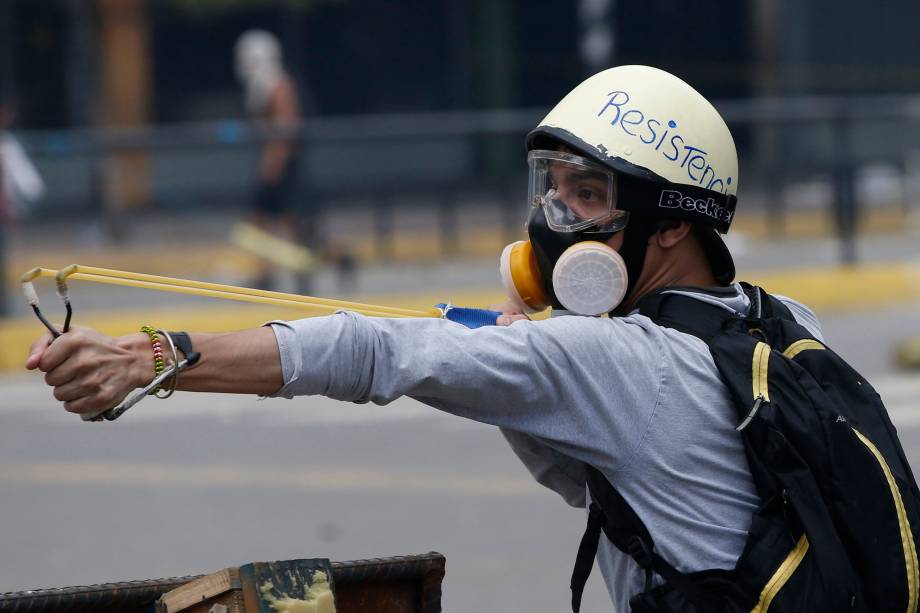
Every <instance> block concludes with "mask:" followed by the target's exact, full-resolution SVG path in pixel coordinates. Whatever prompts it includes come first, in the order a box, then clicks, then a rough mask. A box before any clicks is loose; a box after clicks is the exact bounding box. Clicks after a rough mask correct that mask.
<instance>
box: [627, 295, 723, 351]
mask: <svg viewBox="0 0 920 613" xmlns="http://www.w3.org/2000/svg"><path fill="white" fill-rule="evenodd" d="M639 314H640V315H645V316H646V317H648V318H649V319H651V320H652V321H653V322H655V323H656V324H658V325H659V326H665V327H667V328H674V329H675V330H678V331H680V332H684V333H686V334H692V335H693V336H696V337H698V338H701V339H703V340H704V341H706V343H707V344H708V343H709V341H710V339H712V338H713V337H714V336H715V335H716V334H718V333H719V332H721V331H722V328H723V326H724V324H725V322H726V321H727V320H729V319H732V318H733V317H734V315H733V314H732V313H731V312H729V311H728V310H726V309H723V308H720V307H718V306H715V305H713V304H709V303H707V302H703V301H702V300H697V299H696V298H692V297H690V296H686V295H683V294H677V293H674V292H668V291H659V292H655V293H653V294H650V295H649V296H646V297H645V298H643V299H642V300H640V301H639Z"/></svg>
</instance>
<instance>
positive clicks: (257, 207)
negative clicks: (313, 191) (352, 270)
mask: <svg viewBox="0 0 920 613" xmlns="http://www.w3.org/2000/svg"><path fill="white" fill-rule="evenodd" d="M234 53H235V66H236V75H237V77H238V78H239V80H240V83H242V85H243V88H244V95H245V105H246V110H247V111H248V112H249V113H250V115H251V116H252V117H253V119H254V120H255V121H256V122H257V123H258V124H260V125H264V126H265V127H266V128H267V129H268V130H270V131H271V134H270V136H269V138H268V139H267V140H266V141H265V144H264V145H263V147H262V152H261V155H260V157H259V165H258V171H257V172H258V177H257V179H256V186H255V190H254V193H253V201H252V209H253V210H252V222H253V223H254V224H255V225H256V226H258V227H259V228H260V229H262V230H264V231H265V232H268V233H271V234H274V235H276V236H278V237H279V238H282V239H284V240H287V241H291V242H296V241H297V240H298V239H299V240H302V241H303V242H306V243H307V246H308V247H312V246H313V245H312V243H313V241H314V238H315V236H314V235H315V231H316V230H315V221H316V220H315V212H314V211H313V210H312V206H311V205H310V204H309V203H308V204H307V205H306V206H304V205H302V203H303V202H304V200H303V199H302V198H299V194H298V193H297V187H298V180H299V173H298V166H299V162H300V139H299V135H298V134H297V130H298V128H299V127H300V122H301V106H300V101H299V98H298V95H297V87H296V85H295V83H294V80H293V79H292V78H291V76H290V75H289V74H288V73H287V72H286V71H285V69H284V64H283V57H282V51H281V43H280V42H279V40H278V37H276V36H275V35H274V34H272V33H271V32H268V31H266V30H248V31H246V32H244V33H243V34H242V35H240V37H239V38H238V39H237V41H236V48H235V52H234ZM275 272H276V271H275V267H274V266H273V265H272V264H270V263H269V262H267V261H265V260H264V259H262V260H261V261H260V264H259V269H258V273H257V276H256V278H255V279H254V281H253V283H254V285H255V287H259V288H263V289H272V287H273V286H274V284H275V282H274V276H275ZM299 289H300V291H302V292H305V293H306V292H307V291H308V289H309V278H308V275H306V274H305V275H302V278H301V281H300V288H299Z"/></svg>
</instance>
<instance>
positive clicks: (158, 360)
mask: <svg viewBox="0 0 920 613" xmlns="http://www.w3.org/2000/svg"><path fill="white" fill-rule="evenodd" d="M141 332H144V333H146V334H147V336H149V337H150V344H151V345H152V346H153V376H154V378H156V377H159V376H160V374H161V373H162V372H163V371H164V370H166V361H165V360H164V359H163V345H162V344H161V343H160V337H159V335H158V334H157V331H156V330H154V329H153V328H151V327H150V326H141ZM158 391H160V388H159V386H157V387H156V388H154V389H152V390H150V395H151V396H152V395H154V394H156V393H157V392H158Z"/></svg>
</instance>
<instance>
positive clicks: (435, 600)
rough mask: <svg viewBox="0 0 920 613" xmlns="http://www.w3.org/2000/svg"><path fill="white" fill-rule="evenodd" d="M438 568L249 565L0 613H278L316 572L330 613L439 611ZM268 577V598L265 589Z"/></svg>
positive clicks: (7, 599) (400, 560) (402, 563)
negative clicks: (327, 577) (327, 591)
mask: <svg viewBox="0 0 920 613" xmlns="http://www.w3.org/2000/svg"><path fill="white" fill-rule="evenodd" d="M324 565H325V566H324ZM444 568H445V559H444V556H443V555H441V554H439V553H437V552H431V553H427V554H422V555H414V556H399V557H391V558H375V559H370V560H355V561H348V562H331V563H330V562H328V561H327V560H321V559H313V560H287V561H281V562H255V563H252V564H247V565H244V566H240V567H233V568H228V569H223V570H221V571H218V572H216V573H213V574H211V575H195V576H187V577H173V578H167V579H150V580H142V581H125V582H118V583H104V584H99V585H88V586H82V587H66V588H55V589H42V590H28V591H21V592H10V593H6V594H0V613H8V612H9V613H12V612H15V613H39V612H51V611H60V612H62V613H64V612H88V611H98V612H101V613H114V612H116V611H118V612H124V613H134V612H136V613H167V611H168V612H169V613H172V612H173V611H182V612H183V613H184V612H185V611H189V612H191V613H199V612H202V613H209V612H212V611H213V612H214V613H262V612H263V611H264V612H270V613H274V612H277V611H283V610H284V608H283V603H282V602H281V600H279V599H278V598H277V596H278V593H277V592H279V591H281V592H283V593H284V594H285V595H286V596H288V597H290V598H294V599H298V598H303V597H304V595H303V594H297V593H291V592H290V590H291V589H292V588H294V589H296V586H295V585H292V581H291V579H290V578H291V577H292V576H295V577H296V576H301V577H306V576H308V574H309V576H310V577H311V579H310V580H307V581H304V582H303V583H302V587H309V585H308V584H312V583H313V581H312V578H315V577H316V575H315V574H314V573H315V572H316V571H317V570H320V571H322V572H326V571H327V570H328V571H331V581H329V583H330V586H331V587H332V590H333V591H334V593H335V611H336V613H364V612H369V611H373V612H375V613H440V611H441V582H442V580H443V578H444ZM272 578H274V584H273V585H274V587H275V588H278V589H277V590H275V592H276V593H275V594H274V595H272V594H271V590H269V589H267V588H265V587H264V586H265V585H266V582H268V581H271V580H272ZM284 582H287V583H286V584H285V585H282V584H283V583H284ZM296 583H297V581H296V579H295V580H294V581H293V584H296Z"/></svg>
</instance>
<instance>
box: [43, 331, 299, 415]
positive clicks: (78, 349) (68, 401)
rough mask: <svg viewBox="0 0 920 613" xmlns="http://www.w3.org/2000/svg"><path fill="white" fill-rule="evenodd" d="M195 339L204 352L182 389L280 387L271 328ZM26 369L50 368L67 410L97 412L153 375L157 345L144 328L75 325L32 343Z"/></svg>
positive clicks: (49, 377) (48, 378)
mask: <svg viewBox="0 0 920 613" xmlns="http://www.w3.org/2000/svg"><path fill="white" fill-rule="evenodd" d="M191 339H192V344H193V345H194V347H195V350H196V351H199V352H200V353H201V355H202V356H203V357H202V359H201V361H200V362H199V363H198V364H197V365H196V366H195V367H194V368H191V369H189V370H187V371H185V372H183V373H182V376H181V377H180V379H179V388H178V389H181V390H187V391H198V392H230V393H239V394H263V395H268V394H272V393H274V392H276V391H278V389H279V388H280V387H281V385H282V383H283V381H282V377H281V359H280V356H279V354H278V344H277V342H276V341H275V335H274V333H273V332H272V330H271V328H268V327H263V328H255V329H252V330H243V331H241V332H230V333H226V334H192V335H191ZM26 368H28V369H29V370H36V369H38V370H41V371H42V372H44V373H46V374H45V382H46V383H48V385H50V386H52V387H54V397H55V398H57V399H58V400H60V401H62V402H63V403H64V408H65V409H67V410H68V411H71V412H74V413H96V412H99V411H101V410H105V409H109V408H112V407H114V406H116V405H117V404H118V403H119V402H120V401H121V400H122V399H123V398H124V397H125V396H126V395H127V394H128V393H130V392H131V391H132V390H134V389H135V388H138V387H143V386H145V385H147V384H148V383H149V382H150V381H151V379H153V350H152V348H151V344H150V339H149V338H148V337H147V335H146V334H143V333H137V334H128V335H126V336H122V337H119V338H113V337H110V336H106V335H104V334H102V333H100V332H97V331H95V330H92V329H89V328H79V327H75V328H73V329H72V330H71V331H70V332H68V333H67V334H64V335H62V336H60V337H59V338H57V339H55V340H54V342H52V337H51V334H50V333H49V334H46V335H45V336H43V337H42V338H40V339H39V340H38V341H36V342H35V343H33V344H32V348H31V350H30V355H29V358H28V360H27V361H26Z"/></svg>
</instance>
